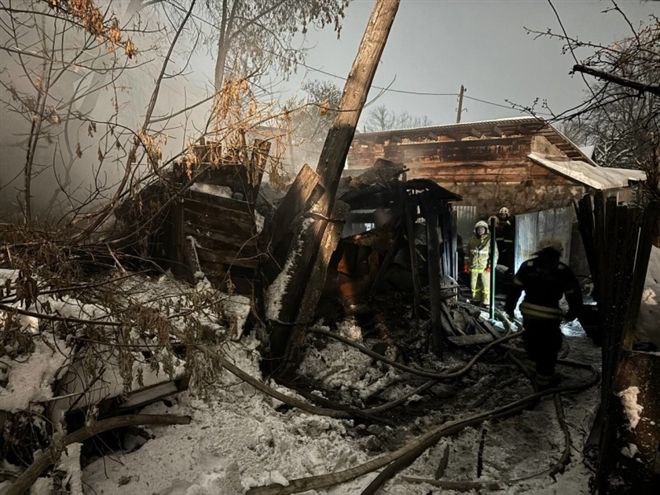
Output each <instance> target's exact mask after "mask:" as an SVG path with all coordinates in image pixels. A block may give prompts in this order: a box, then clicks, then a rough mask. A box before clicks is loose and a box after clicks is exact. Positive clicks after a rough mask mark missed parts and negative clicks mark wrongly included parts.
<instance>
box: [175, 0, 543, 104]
mask: <svg viewBox="0 0 660 495" xmlns="http://www.w3.org/2000/svg"><path fill="white" fill-rule="evenodd" d="M168 3H170V5H172V6H173V7H174V8H176V9H178V10H182V11H183V7H181V6H180V5H177V4H176V3H174V2H168ZM192 17H193V18H194V19H196V20H198V21H200V22H202V23H204V24H207V25H208V26H211V27H213V28H214V29H219V28H218V26H216V25H215V24H214V23H212V22H210V21H209V20H208V19H204V18H203V17H200V16H198V15H196V14H193V15H192ZM264 51H265V52H267V53H269V54H270V55H273V56H275V57H279V58H281V59H283V60H285V61H287V62H290V63H293V64H295V65H298V66H301V67H304V68H306V69H308V70H311V71H314V72H318V73H319V74H324V75H326V76H329V77H334V78H336V79H341V80H344V81H345V80H346V79H347V78H346V77H345V76H340V75H339V74H334V73H332V72H328V71H326V70H323V69H320V68H318V67H314V66H312V65H309V64H306V63H305V62H300V61H299V60H296V59H295V58H289V57H286V56H285V55H282V54H280V53H276V52H273V51H270V50H264ZM371 87H372V88H374V89H378V90H381V91H382V92H387V93H398V94H405V95H413V96H452V97H458V96H459V95H458V93H455V92H454V93H439V92H434V91H415V90H407V89H398V88H392V87H383V86H376V85H372V86H371ZM463 98H465V99H466V100H471V101H476V102H478V103H483V104H485V105H491V106H494V107H499V108H505V109H507V110H514V111H516V112H519V113H529V111H528V110H525V109H520V108H516V107H514V106H513V105H504V104H502V103H497V102H494V101H489V100H485V99H483V98H476V97H474V96H469V95H464V96H463ZM507 101H508V100H507ZM535 113H536V114H537V115H550V114H544V113H539V112H535Z"/></svg>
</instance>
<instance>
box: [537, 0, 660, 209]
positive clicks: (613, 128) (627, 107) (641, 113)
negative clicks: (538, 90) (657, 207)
mask: <svg viewBox="0 0 660 495" xmlns="http://www.w3.org/2000/svg"><path fill="white" fill-rule="evenodd" d="M549 4H550V6H551V7H552V8H553V10H554V12H555V14H556V16H557V19H558V22H559V23H560V26H561V32H560V33H555V32H553V31H552V30H550V29H548V30H546V31H534V30H530V29H528V32H529V33H532V34H534V35H535V36H537V37H550V38H556V39H560V40H562V41H563V42H564V51H565V52H566V53H568V54H570V56H571V57H572V58H573V61H574V65H573V72H574V73H576V74H578V75H579V76H580V77H581V78H582V79H583V81H584V83H585V86H586V89H587V98H586V99H585V100H584V101H583V102H581V103H580V104H578V105H577V106H575V107H573V108H570V109H567V110H565V111H563V112H561V113H554V112H552V109H550V108H549V107H548V106H547V105H544V109H546V110H548V111H550V112H551V113H552V114H553V120H555V121H558V122H562V123H563V124H564V129H565V130H566V132H567V133H568V134H569V135H570V137H572V138H573V139H574V140H576V141H578V142H581V143H583V144H590V145H593V146H594V147H595V149H594V158H595V159H596V161H597V162H598V163H600V164H601V165H604V166H609V167H622V168H637V169H641V170H644V171H645V172H646V174H647V177H648V181H647V185H648V187H647V188H646V189H647V192H648V193H649V195H650V198H651V199H652V200H655V201H657V200H658V199H660V198H659V193H658V186H659V185H660V182H659V180H660V169H659V167H660V93H659V90H660V86H659V85H658V81H659V80H660V19H658V18H657V17H654V16H652V17H651V18H650V19H649V21H648V22H647V23H646V25H644V26H642V27H641V28H639V29H636V28H635V27H634V26H633V24H632V23H631V22H630V20H629V19H628V17H627V16H626V14H625V13H624V12H623V10H622V9H621V8H620V7H619V5H618V4H617V3H616V2H615V1H611V7H610V8H609V9H607V10H606V11H605V13H609V12H614V13H617V14H619V15H620V16H621V19H622V20H623V22H625V23H626V24H627V26H628V27H629V29H630V31H631V35H630V36H629V37H627V38H624V39H622V40H620V41H617V42H615V43H612V44H610V45H601V44H596V43H592V42H586V41H582V40H581V39H579V38H577V37H573V36H570V35H569V34H568V33H567V32H566V31H565V29H564V26H563V23H562V22H561V18H560V17H559V13H558V11H557V10H556V9H555V7H554V5H553V4H552V2H549ZM580 50H583V51H584V50H587V51H588V52H590V53H591V54H590V55H589V56H586V57H583V58H581V57H578V53H579V52H580ZM527 110H528V111H531V112H533V111H534V110H533V109H532V108H530V107H528V108H527Z"/></svg>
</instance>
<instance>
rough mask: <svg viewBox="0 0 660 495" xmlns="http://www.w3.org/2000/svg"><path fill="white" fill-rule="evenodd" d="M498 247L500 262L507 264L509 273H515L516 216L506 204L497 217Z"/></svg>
mask: <svg viewBox="0 0 660 495" xmlns="http://www.w3.org/2000/svg"><path fill="white" fill-rule="evenodd" d="M495 218H496V221H495V225H496V231H495V232H496V234H495V236H496V239H497V249H498V250H499V252H500V258H499V263H500V264H502V265H504V266H506V268H507V273H509V272H511V273H512V274H513V243H514V240H515V239H514V238H515V235H516V228H515V226H514V223H513V222H514V217H513V216H512V215H511V212H510V211H509V209H508V208H507V207H506V206H503V207H502V208H500V209H499V211H498V212H497V216H496V217H495Z"/></svg>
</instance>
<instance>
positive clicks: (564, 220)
mask: <svg viewBox="0 0 660 495" xmlns="http://www.w3.org/2000/svg"><path fill="white" fill-rule="evenodd" d="M574 221H575V211H574V209H573V208H572V207H566V208H555V209H552V210H543V211H536V212H533V213H526V214H524V215H516V242H515V251H514V252H515V263H514V266H515V268H516V271H517V270H518V268H520V265H521V264H522V263H523V261H525V260H528V259H529V258H531V257H532V256H533V255H534V253H535V252H536V251H538V250H539V247H540V244H541V243H542V241H544V240H546V239H553V240H556V241H559V242H560V243H561V245H562V247H563V248H564V252H563V254H562V261H563V262H564V263H567V264H568V262H569V259H570V251H571V234H572V230H573V222H574Z"/></svg>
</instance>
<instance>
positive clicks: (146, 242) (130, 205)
mask: <svg viewBox="0 0 660 495" xmlns="http://www.w3.org/2000/svg"><path fill="white" fill-rule="evenodd" d="M269 149H270V142H268V141H264V140H255V141H254V143H253V144H252V145H250V146H244V147H242V148H241V149H231V150H223V149H222V147H221V146H220V144H218V143H214V142H204V141H202V142H200V143H198V144H196V145H194V146H193V156H192V157H189V158H188V159H184V160H182V161H180V162H178V163H177V164H175V165H174V167H173V168H172V169H171V170H170V171H169V172H168V173H167V174H166V175H164V176H162V177H159V180H158V181H156V182H154V183H153V184H151V185H149V186H147V187H145V188H143V189H142V190H141V191H140V192H139V193H138V194H137V196H136V197H135V198H131V199H129V200H128V201H125V202H124V204H123V205H122V206H121V207H120V208H119V209H118V212H117V218H118V220H119V222H120V223H121V224H123V232H124V233H126V236H125V241H124V244H130V245H131V246H132V248H133V249H136V250H138V251H139V254H140V255H141V256H144V257H147V258H149V259H151V260H153V261H154V262H156V263H158V264H159V265H161V266H162V267H167V268H170V269H171V270H172V271H173V272H174V273H175V274H176V275H178V276H182V277H184V278H187V279H190V280H194V279H199V278H201V277H206V278H208V279H209V280H210V281H211V282H212V283H214V284H215V285H216V286H218V287H223V288H226V286H227V284H228V283H229V284H230V285H231V290H236V291H237V292H239V293H244V294H248V293H250V291H251V285H252V280H253V279H254V270H255V268H256V267H257V265H258V264H259V261H260V249H259V247H258V238H259V233H260V232H261V230H262V228H263V224H264V215H263V214H262V213H266V212H263V211H262V213H259V211H258V209H257V206H256V205H257V197H258V194H259V189H260V186H261V182H262V178H263V174H264V170H265V167H266V162H267V160H268V159H269V155H268V153H269ZM126 241H128V242H126Z"/></svg>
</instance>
